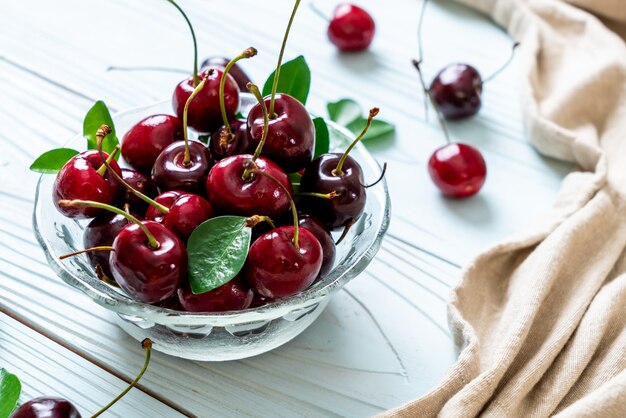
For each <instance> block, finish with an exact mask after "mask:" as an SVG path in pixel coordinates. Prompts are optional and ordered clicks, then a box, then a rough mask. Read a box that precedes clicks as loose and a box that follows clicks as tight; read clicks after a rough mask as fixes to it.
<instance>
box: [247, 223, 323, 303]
mask: <svg viewBox="0 0 626 418" xmlns="http://www.w3.org/2000/svg"><path fill="white" fill-rule="evenodd" d="M299 230H300V233H299V234H300V238H299V247H298V248H296V247H295V246H294V244H293V235H294V227H293V226H282V227H280V228H276V229H274V230H272V231H270V232H268V233H267V234H265V235H262V236H261V237H260V238H259V239H257V240H256V241H254V243H252V245H251V246H250V252H249V253H248V259H247V260H246V264H245V266H244V276H245V278H246V280H247V281H248V283H249V284H250V286H251V287H252V289H253V290H254V291H255V292H256V293H258V294H259V295H261V296H265V297H268V298H272V299H277V298H283V297H287V296H291V295H295V294H296V293H298V292H301V291H302V290H304V289H306V288H307V287H309V286H310V285H311V283H313V282H314V281H315V278H316V277H317V275H318V274H319V272H320V268H321V266H322V246H321V245H320V243H319V241H318V240H317V238H315V235H313V234H312V233H311V232H309V231H308V230H307V229H306V228H299Z"/></svg>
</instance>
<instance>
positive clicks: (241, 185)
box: [206, 154, 292, 217]
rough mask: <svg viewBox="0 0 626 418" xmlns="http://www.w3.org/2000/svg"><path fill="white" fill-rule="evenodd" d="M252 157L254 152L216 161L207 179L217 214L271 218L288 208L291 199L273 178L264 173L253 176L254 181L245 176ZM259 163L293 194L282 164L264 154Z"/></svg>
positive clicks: (258, 160) (263, 169) (210, 199)
mask: <svg viewBox="0 0 626 418" xmlns="http://www.w3.org/2000/svg"><path fill="white" fill-rule="evenodd" d="M251 160H252V155H250V154H241V155H233V156H232V157H227V158H224V159H223V160H221V161H219V162H218V163H217V164H215V166H214V167H213V168H212V169H211V172H210V173H209V176H208V177H207V182H206V189H207V194H208V196H209V202H211V204H212V205H213V207H214V208H215V210H216V211H217V212H218V213H227V214H232V215H241V216H252V215H257V214H258V215H264V216H269V217H273V216H279V215H281V214H283V213H285V212H286V211H287V210H288V209H289V198H288V197H287V196H286V195H285V193H284V192H283V191H282V189H281V188H280V187H279V186H278V185H277V184H276V183H275V182H274V181H272V180H271V179H269V178H267V177H265V176H263V175H254V176H253V177H252V179H251V180H244V179H243V178H242V176H243V173H244V170H245V167H246V165H247V164H249V162H250V161H251ZM256 166H257V167H258V169H259V170H261V171H264V172H266V173H267V174H269V175H271V176H273V177H274V178H276V180H278V181H279V182H280V183H281V184H282V185H283V186H284V187H285V188H286V189H287V190H288V191H289V193H292V188H291V182H290V181H289V177H287V174H285V172H284V171H283V170H281V168H280V167H278V166H277V165H276V164H274V163H273V162H272V161H270V160H268V159H267V158H263V157H259V158H257V160H256Z"/></svg>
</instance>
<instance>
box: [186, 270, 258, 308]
mask: <svg viewBox="0 0 626 418" xmlns="http://www.w3.org/2000/svg"><path fill="white" fill-rule="evenodd" d="M253 297H254V293H252V290H250V287H249V286H248V284H247V283H246V282H245V281H243V280H241V279H240V278H239V277H235V278H234V279H232V280H231V281H229V282H228V283H225V284H223V285H221V286H220V287H218V288H217V289H213V290H211V291H209V292H205V293H201V294H199V295H195V294H194V293H193V292H192V291H191V288H190V287H189V286H183V287H182V288H181V289H178V300H179V302H180V304H181V305H182V307H183V308H184V309H185V310H186V311H188V312H224V311H239V310H241V309H247V308H248V307H249V306H250V304H251V303H252V298H253Z"/></svg>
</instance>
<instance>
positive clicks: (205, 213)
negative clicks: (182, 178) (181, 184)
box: [146, 190, 215, 242]
mask: <svg viewBox="0 0 626 418" xmlns="http://www.w3.org/2000/svg"><path fill="white" fill-rule="evenodd" d="M154 200H155V201H156V202H157V203H160V204H161V205H163V206H165V207H166V208H168V209H169V210H170V211H169V213H167V214H163V212H161V211H159V210H158V209H157V208H155V207H154V206H150V207H149V208H148V211H147V212H146V220H150V221H156V222H158V223H160V224H162V225H163V226H165V227H166V228H167V229H169V230H170V231H172V232H173V233H175V234H176V235H177V236H178V238H180V239H181V240H183V242H187V239H189V236H190V235H191V233H192V232H193V230H194V229H196V228H197V227H198V225H200V224H201V223H202V222H204V221H206V220H207V219H209V218H212V217H213V216H215V212H214V211H213V207H212V206H211V204H210V203H209V202H207V200H206V199H204V198H203V197H200V196H198V195H196V194H193V193H187V192H183V191H180V190H170V191H169V192H165V193H161V194H160V195H159V196H157V197H156V198H155V199H154Z"/></svg>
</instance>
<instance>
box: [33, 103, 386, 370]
mask: <svg viewBox="0 0 626 418" xmlns="http://www.w3.org/2000/svg"><path fill="white" fill-rule="evenodd" d="M254 103H255V101H254V98H253V97H252V96H251V95H249V94H242V98H241V112H242V113H243V114H244V115H245V114H247V111H248V110H249V109H250V107H251V106H252V105H253V104H254ZM157 113H168V114H169V113H171V104H170V102H169V101H167V102H161V103H157V104H154V105H151V106H146V107H141V108H137V109H132V110H128V111H125V112H121V113H118V114H116V115H114V116H113V121H114V123H115V127H116V131H117V132H118V135H119V136H120V137H121V136H122V134H123V133H124V132H126V131H127V130H128V129H130V128H131V127H132V126H133V125H134V124H135V123H137V122H138V121H139V120H141V119H143V118H144V117H146V116H149V115H153V114H157ZM329 131H330V137H331V149H332V150H334V151H343V150H344V149H345V148H346V146H347V145H348V143H349V142H350V141H351V139H352V138H353V135H352V134H351V133H350V132H348V131H347V130H346V129H345V128H342V127H340V126H338V125H336V124H332V123H329ZM191 136H192V137H193V135H191ZM67 146H68V147H70V148H74V149H78V150H81V149H84V147H85V140H84V139H83V137H82V135H77V136H75V137H74V138H73V139H71V140H70V141H69V142H68V143H67ZM351 156H352V157H354V158H355V159H356V160H357V161H358V162H359V163H360V164H361V166H362V168H363V174H364V176H365V179H366V181H370V182H371V181H374V180H375V179H377V178H378V177H379V176H380V172H381V168H380V166H379V165H378V163H377V162H376V160H375V159H374V158H373V157H372V155H371V154H369V153H368V152H367V150H366V149H365V147H364V146H362V145H361V144H358V145H357V146H356V147H355V148H354V149H353V151H352V152H351ZM121 164H122V165H123V162H121ZM53 182H54V176H53V175H42V176H41V178H40V179H39V183H38V185H37V191H36V196H35V208H34V213H33V226H34V230H35V235H36V236H37V240H38V241H39V244H40V245H41V246H42V248H43V250H44V252H45V254H46V258H47V260H48V263H49V264H50V266H51V267H52V269H53V270H54V272H55V273H56V274H57V275H58V276H59V277H60V278H61V279H63V280H64V281H65V282H66V283H68V284H69V285H71V286H73V287H75V288H76V289H78V290H80V291H82V292H83V293H85V294H86V295H88V296H89V297H90V298H92V299H93V301H94V302H96V303H97V304H99V305H101V306H104V307H105V308H107V309H108V310H110V311H111V312H112V314H113V315H114V316H115V318H116V320H117V323H118V324H119V325H120V326H121V327H122V328H123V329H124V330H125V331H126V332H127V333H128V334H130V335H131V336H133V337H134V338H136V339H137V340H139V341H140V340H143V339H144V338H150V339H151V340H152V341H153V342H154V349H155V350H159V351H162V352H164V353H167V354H169V355H172V356H176V357H181V358H187V359H193V360H201V361H225V360H236V359H242V358H246V357H251V356H255V355H258V354H261V353H264V352H266V351H269V350H272V349H274V348H276V347H278V346H280V345H282V344H285V343H286V342H288V341H290V340H291V339H293V338H294V337H296V336H297V335H298V334H300V333H301V332H302V331H304V330H305V329H306V328H307V327H308V326H309V325H311V324H312V323H313V321H314V320H315V319H316V318H317V317H318V316H319V315H320V314H321V313H322V311H323V310H324V308H325V307H326V305H327V304H328V302H329V301H330V298H331V296H332V295H333V294H334V293H335V292H337V291H338V290H339V289H340V288H341V287H342V286H344V285H345V284H346V283H348V282H349V281H350V280H352V279H353V278H355V277H356V276H357V275H358V274H359V273H361V272H362V271H363V270H364V269H365V268H366V267H367V265H368V264H369V263H370V261H371V260H372V258H373V257H374V255H375V254H376V253H377V252H378V249H379V248H380V244H381V241H382V238H383V236H384V234H385V232H386V230H387V227H388V225H389V218H390V201H389V194H388V190H387V184H386V182H385V181H384V180H383V181H381V182H380V183H378V184H377V185H376V186H374V187H371V188H369V189H368V191H367V203H366V206H365V212H364V213H363V215H362V216H361V217H360V218H359V220H358V221H357V222H356V223H355V225H354V226H353V227H352V228H351V229H350V232H349V233H348V235H347V236H346V237H345V239H344V240H343V241H342V242H341V243H340V244H339V245H338V246H337V257H336V261H335V264H334V266H333V267H332V269H331V271H330V272H329V273H328V274H327V275H326V276H325V277H323V278H322V279H321V280H319V281H317V282H316V283H315V284H313V285H312V286H311V287H310V288H308V289H307V290H305V291H303V292H301V293H299V294H297V295H294V296H291V297H288V298H284V299H280V300H277V301H274V302H271V303H269V304H267V305H264V306H261V307H257V308H251V309H246V310H243V311H231V312H220V313H191V312H178V311H174V310H170V309H165V308H159V307H156V306H152V305H148V304H144V303H140V302H137V301H135V300H133V299H131V298H130V297H128V296H127V295H125V294H124V293H123V292H122V291H121V290H119V289H117V288H115V287H112V286H109V285H107V284H105V283H104V282H102V281H100V280H98V278H97V277H96V275H95V272H94V270H93V269H92V267H91V265H90V264H89V261H88V260H87V257H86V256H84V255H81V256H76V257H71V258H70V259H66V260H64V261H60V260H59V256H60V255H63V254H67V253H70V252H73V251H76V250H80V249H82V242H83V239H82V236H83V230H84V228H85V226H86V224H87V223H88V221H77V220H73V219H69V218H66V217H64V216H63V215H61V213H59V212H58V211H57V210H56V208H55V207H54V205H53V203H52V185H53ZM335 238H336V237H335Z"/></svg>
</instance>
